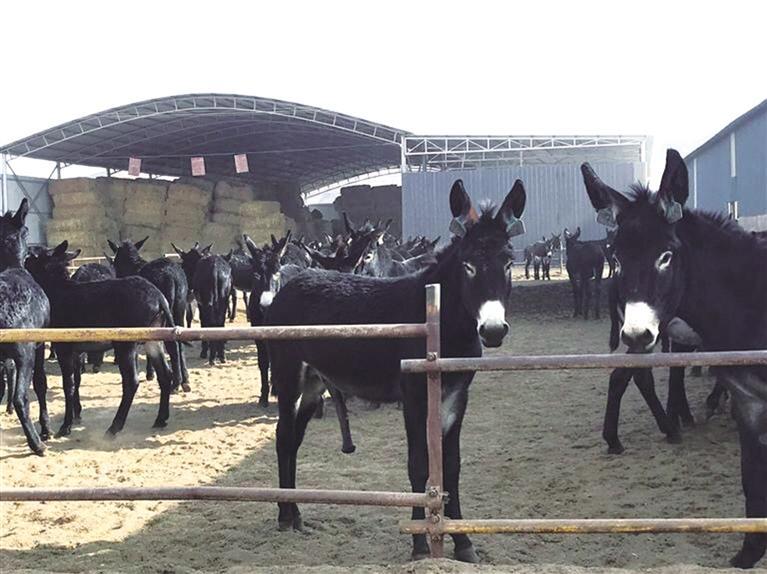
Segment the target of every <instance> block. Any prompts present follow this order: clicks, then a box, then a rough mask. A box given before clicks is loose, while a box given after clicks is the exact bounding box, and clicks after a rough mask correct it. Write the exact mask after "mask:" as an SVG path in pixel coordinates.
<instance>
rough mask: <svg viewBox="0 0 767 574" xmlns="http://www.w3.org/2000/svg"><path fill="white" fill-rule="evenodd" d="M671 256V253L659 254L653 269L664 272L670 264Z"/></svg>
mask: <svg viewBox="0 0 767 574" xmlns="http://www.w3.org/2000/svg"><path fill="white" fill-rule="evenodd" d="M672 256H673V253H671V251H664V252H663V253H661V256H660V257H658V260H657V261H656V262H655V267H656V268H657V269H658V271H664V270H665V269H666V268H668V266H669V265H670V264H671V258H672Z"/></svg>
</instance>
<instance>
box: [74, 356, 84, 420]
mask: <svg viewBox="0 0 767 574" xmlns="http://www.w3.org/2000/svg"><path fill="white" fill-rule="evenodd" d="M73 357H74V361H75V368H74V372H73V377H74V381H75V384H74V391H73V393H72V404H73V408H74V412H73V415H74V419H73V422H75V423H77V424H79V423H80V421H81V420H82V414H83V404H82V403H81V402H80V383H82V380H83V369H84V367H85V355H84V354H83V353H74V355H73Z"/></svg>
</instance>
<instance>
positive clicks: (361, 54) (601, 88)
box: [0, 0, 767, 182]
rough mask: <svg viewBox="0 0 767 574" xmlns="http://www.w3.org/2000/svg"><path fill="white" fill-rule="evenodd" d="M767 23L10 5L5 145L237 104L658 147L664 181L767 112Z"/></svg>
mask: <svg viewBox="0 0 767 574" xmlns="http://www.w3.org/2000/svg"><path fill="white" fill-rule="evenodd" d="M765 22H767V3H766V2H761V1H753V2H752V1H749V2H741V1H736V0H728V1H726V2H677V1H673V2H672V1H670V0H665V1H661V2H648V1H642V2H631V3H629V2H617V1H609V2H592V1H586V0H579V1H577V2H572V1H553V0H547V1H545V2H533V1H529V2H494V3H490V2H487V3H485V2H480V1H476V0H474V1H471V2H466V1H464V2H460V3H458V2H456V3H451V2H446V1H441V2H421V1H413V0H410V1H408V2H398V1H390V0H387V1H386V2H367V1H365V2H329V1H327V0H323V1H321V2H290V1H285V0H283V1H280V2H270V3H265V2H242V3H228V2H224V1H221V0H219V1H218V2H215V3H211V2H205V3H199V4H197V3H193V2H189V1H186V2H177V3H176V2H166V1H157V0H155V1H153V2H142V1H135V0H134V1H132V2H130V3H110V2H101V3H90V2H89V3H84V2H83V3H77V2H71V1H68V2H56V3H53V2H51V3H50V4H47V5H45V3H39V2H34V3H33V2H7V3H4V5H3V8H2V26H1V27H0V39H1V40H2V43H3V47H4V50H3V53H4V57H3V60H2V67H3V81H2V88H1V89H0V143H8V142H10V141H11V140H14V139H17V138H21V137H24V136H26V135H29V134H31V133H33V132H36V131H39V130H43V129H45V128H48V127H51V126H54V125H56V124H59V123H62V122H65V121H68V120H71V119H75V118H77V117H80V116H84V115H87V114H89V113H93V112H96V111H100V110H103V109H106V108H110V107H114V106H118V105H122V104H128V103H131V102H134V101H138V100H144V99H149V98H155V97H159V96H166V95H173V94H182V93H188V92H224V93H226V92H231V93H240V94H247V95H257V96H265V97H272V98H278V99H284V100H290V101H295V102H300V103H304V104H309V105H314V106H319V107H323V108H329V109H331V110H335V111H339V112H343V113H347V114H351V115H355V116H360V117H363V118H366V119H369V120H373V121H377V122H381V123H384V124H389V125H392V126H395V127H398V128H401V129H405V130H408V131H411V132H416V133H420V134H472V135H473V134H476V135H485V134H487V135H490V134H502V135H511V134H515V135H522V134H558V135H560V134H561V135H566V134H647V135H650V136H652V137H653V157H652V165H651V176H652V179H653V181H655V182H657V178H659V176H660V172H661V171H662V168H663V166H662V158H663V154H664V150H665V148H666V147H669V146H673V147H676V148H677V149H679V150H680V151H681V152H682V154H685V153H687V152H689V151H691V150H692V149H694V148H695V147H696V146H697V145H699V144H700V143H702V142H703V141H705V140H706V139H708V138H709V137H710V136H711V135H713V134H714V133H715V132H716V131H718V130H719V129H720V128H722V127H723V126H724V125H725V124H727V123H728V122H730V121H731V120H733V119H734V118H735V117H737V116H738V115H740V114H741V113H743V112H745V111H746V110H747V109H749V108H751V107H753V106H754V105H756V104H757V103H759V102H760V101H762V100H763V99H765V98H767V71H766V70H767V33H766V32H765ZM24 169H27V170H30V169H32V168H31V167H27V166H24ZM22 171H23V170H22Z"/></svg>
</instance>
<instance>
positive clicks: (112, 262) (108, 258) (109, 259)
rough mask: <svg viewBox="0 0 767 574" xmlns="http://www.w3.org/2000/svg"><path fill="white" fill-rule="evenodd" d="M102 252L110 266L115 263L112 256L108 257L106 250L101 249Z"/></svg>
mask: <svg viewBox="0 0 767 574" xmlns="http://www.w3.org/2000/svg"><path fill="white" fill-rule="evenodd" d="M102 253H103V254H104V258H105V259H106V260H107V262H108V263H109V264H110V265H111V266H112V267H114V264H115V259H114V257H110V256H109V255H108V254H107V252H106V251H102Z"/></svg>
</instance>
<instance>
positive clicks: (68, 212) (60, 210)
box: [53, 204, 112, 221]
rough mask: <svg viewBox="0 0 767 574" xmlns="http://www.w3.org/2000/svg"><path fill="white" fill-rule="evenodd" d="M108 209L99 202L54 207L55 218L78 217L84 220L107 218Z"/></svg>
mask: <svg viewBox="0 0 767 574" xmlns="http://www.w3.org/2000/svg"><path fill="white" fill-rule="evenodd" d="M106 218H107V210H106V207H105V206H103V205H99V204H86V205H75V206H67V205H64V206H62V205H56V206H54V208H53V219H55V220H64V219H78V220H82V221H93V220H97V219H106ZM110 219H112V218H110Z"/></svg>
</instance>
